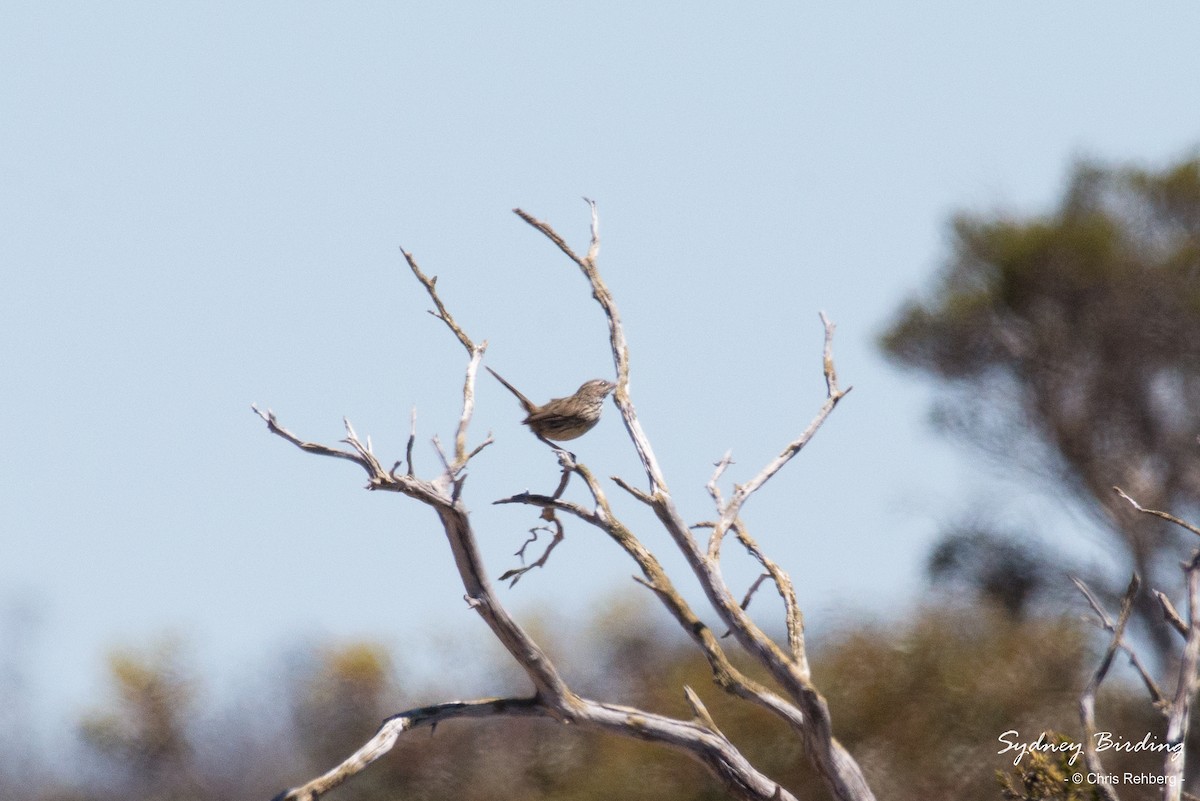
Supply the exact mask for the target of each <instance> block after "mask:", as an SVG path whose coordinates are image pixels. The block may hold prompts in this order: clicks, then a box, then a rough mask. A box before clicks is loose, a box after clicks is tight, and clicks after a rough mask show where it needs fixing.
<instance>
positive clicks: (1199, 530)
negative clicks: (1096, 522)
mask: <svg viewBox="0 0 1200 801" xmlns="http://www.w3.org/2000/svg"><path fill="white" fill-rule="evenodd" d="M1113 491H1115V492H1116V493H1117V494H1118V495H1120V496H1121V497H1122V498H1124V499H1125V500H1127V501H1129V503H1130V505H1131V506H1133V508H1134V509H1136V510H1137V511H1139V512H1141V513H1142V514H1147V515H1153V516H1154V517H1158V518H1161V519H1163V520H1166V521H1167V522H1168V523H1174V524H1175V525H1177V526H1179V527H1180V528H1185V529H1187V530H1188V531H1190V532H1192V533H1193V534H1195V535H1196V536H1198V537H1200V527H1197V526H1194V525H1192V524H1191V523H1189V522H1187V521H1186V520H1180V519H1179V518H1178V517H1176V516H1175V515H1173V514H1171V513H1169V512H1160V511H1158V510H1157V509H1147V508H1145V507H1144V506H1142V505H1141V504H1140V503H1138V502H1137V501H1135V500H1134V499H1133V498H1130V497H1129V496H1128V495H1126V494H1125V490H1123V489H1121V488H1120V487H1113Z"/></svg>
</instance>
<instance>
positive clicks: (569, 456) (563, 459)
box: [533, 431, 575, 469]
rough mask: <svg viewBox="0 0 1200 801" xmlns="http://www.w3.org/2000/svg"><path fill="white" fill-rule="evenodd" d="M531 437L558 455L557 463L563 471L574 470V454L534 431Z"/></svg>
mask: <svg viewBox="0 0 1200 801" xmlns="http://www.w3.org/2000/svg"><path fill="white" fill-rule="evenodd" d="M533 435H534V436H535V437H537V438H538V439H540V440H541V441H542V442H544V443H546V444H547V445H549V446H550V449H551V450H552V451H554V452H555V453H556V454H557V455H558V463H559V464H561V465H562V466H563V468H564V469H574V467H575V454H573V453H571V452H570V451H569V450H567V449H566V448H564V447H562V446H561V445H558V444H556V443H554V442H551V441H550V440H548V439H546V438H545V437H543V436H542V435H541V434H539V433H537V432H536V431H535V432H533Z"/></svg>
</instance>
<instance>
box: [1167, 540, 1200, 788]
mask: <svg viewBox="0 0 1200 801" xmlns="http://www.w3.org/2000/svg"><path fill="white" fill-rule="evenodd" d="M1184 528H1187V529H1189V530H1193V531H1194V530H1195V529H1193V528H1192V527H1191V526H1190V525H1186V524H1185V525H1184ZM1184 570H1185V573H1186V574H1187V609H1188V636H1187V640H1186V641H1185V643H1184V646H1183V655H1182V656H1181V657H1180V659H1179V682H1178V684H1177V685H1176V687H1175V696H1174V698H1172V699H1171V705H1170V711H1169V713H1168V715H1167V737H1166V742H1167V745H1168V746H1172V747H1175V748H1178V752H1177V753H1174V754H1172V758H1170V759H1167V760H1166V763H1165V765H1164V770H1163V773H1164V779H1165V784H1166V791H1165V793H1164V796H1163V797H1164V798H1165V799H1166V800H1167V801H1179V798H1180V793H1181V792H1182V791H1183V776H1184V763H1185V761H1186V760H1187V753H1186V751H1187V749H1186V748H1184V743H1186V742H1187V736H1188V724H1189V721H1190V720H1191V710H1192V702H1193V701H1194V700H1195V698H1196V689H1197V685H1198V684H1200V674H1198V668H1200V551H1197V552H1196V553H1195V554H1194V555H1193V556H1192V558H1191V561H1190V562H1188V564H1187V566H1186V567H1185V569H1184Z"/></svg>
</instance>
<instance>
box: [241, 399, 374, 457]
mask: <svg viewBox="0 0 1200 801" xmlns="http://www.w3.org/2000/svg"><path fill="white" fill-rule="evenodd" d="M250 408H251V409H253V410H254V413H255V414H257V415H258V416H259V417H261V418H262V419H263V420H264V421H266V424H267V430H268V431H270V432H271V433H272V434H275V435H277V436H279V437H282V438H283V439H286V440H287V441H288V442H290V443H292V444H293V445H295V446H296V447H297V448H299V449H300V450H302V451H307V452H309V453H315V454H317V455H319V456H333V457H335V458H338V459H346V460H348V461H351V462H354V463H355V464H357V465H360V466H362V468H363V469H364V470H366V471H367V472H368V473H370V472H371V468H370V466H368V465H367V464H364V463H363V460H362V458H361V457H360V456H358V455H357V454H353V453H349V452H348V451H343V450H338V449H337V448H331V447H329V446H328V445H322V444H320V443H318V442H305V441H304V440H302V439H300V438H299V437H297V436H296V435H295V434H293V433H292V432H291V431H288V430H287V429H286V428H284V427H283V426H281V425H279V421H278V420H276V418H275V412H273V411H271V410H270V409H267V411H265V412H264V411H262V410H261V409H259V408H258V407H257V406H255V405H254V404H253V403H252V404H250Z"/></svg>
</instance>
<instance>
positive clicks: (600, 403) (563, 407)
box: [487, 367, 617, 447]
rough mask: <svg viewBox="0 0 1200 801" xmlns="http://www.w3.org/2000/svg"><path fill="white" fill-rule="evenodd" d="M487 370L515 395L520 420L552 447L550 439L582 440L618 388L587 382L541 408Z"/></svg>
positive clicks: (489, 370)
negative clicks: (520, 414) (606, 399)
mask: <svg viewBox="0 0 1200 801" xmlns="http://www.w3.org/2000/svg"><path fill="white" fill-rule="evenodd" d="M487 371H488V372H489V373H491V374H492V375H494V376H496V380H497V381H499V382H500V383H501V384H503V385H504V386H506V387H508V391H509V392H511V393H512V394H514V395H516V396H517V400H519V401H520V402H521V408H523V409H524V410H525V419H524V420H522V421H521V422H523V423H524V424H525V425H527V426H529V430H530V431H532V432H533V433H534V435H535V436H537V438H538V439H540V440H542V441H543V442H546V443H547V444H548V445H550V446H551V447H554V443H552V442H549V440H556V441H558V442H562V441H564V440H568V439H575V438H576V437H582V436H583V435H584V434H586V433H587V432H589V431H591V430H592V429H593V428H595V426H596V423H599V422H600V412H601V410H602V409H603V407H604V399H605V398H607V397H608V395H609V393H611V392H612V391H613V390H614V389H616V388H617V385H616V384H614V383H613V382H611V381H605V380H604V379H601V378H593V379H592V380H591V381H587V382H585V383H584V384H583V386H581V387H580V388H579V389H577V390H576V391H575V394H574V395H571V396H569V397H566V398H554V399H552V400H549V401H547V402H546V404H545V405H543V406H538V405H537V404H535V403H534V402H533V401H531V400H529V398H527V397H525V396H524V395H522V394H521V391H520V390H519V389H517V388H516V387H514V386H513V385H512V384H510V383H508V382H507V381H505V380H504V379H503V378H501V377H500V374H499V373H497V372H496V371H495V370H493V369H492V368H490V367H489V368H487Z"/></svg>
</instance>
